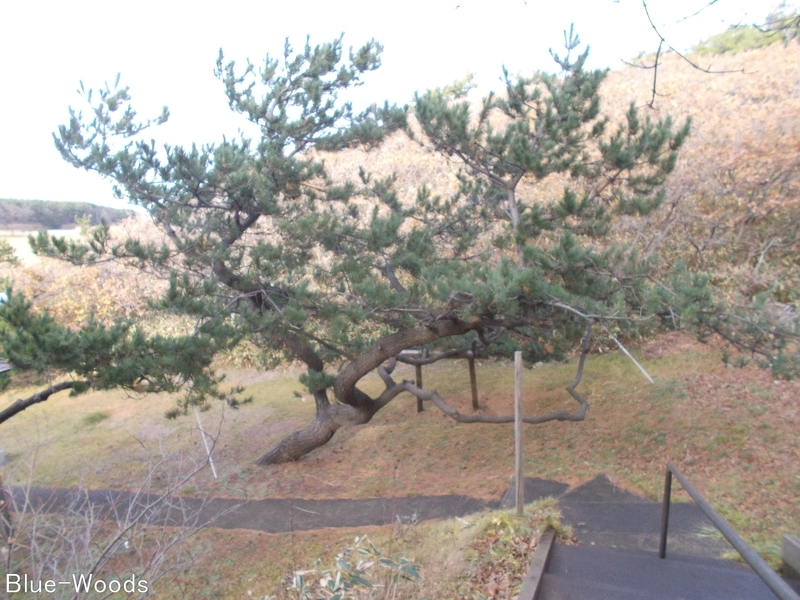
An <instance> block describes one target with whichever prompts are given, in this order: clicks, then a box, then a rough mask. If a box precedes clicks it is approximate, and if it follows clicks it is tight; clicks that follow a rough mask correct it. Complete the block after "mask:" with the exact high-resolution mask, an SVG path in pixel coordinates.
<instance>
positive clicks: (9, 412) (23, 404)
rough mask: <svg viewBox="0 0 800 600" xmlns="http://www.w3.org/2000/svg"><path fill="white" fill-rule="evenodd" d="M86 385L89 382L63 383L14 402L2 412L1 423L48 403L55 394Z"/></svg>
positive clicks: (0, 414) (0, 413)
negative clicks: (40, 404) (35, 406)
mask: <svg viewBox="0 0 800 600" xmlns="http://www.w3.org/2000/svg"><path fill="white" fill-rule="evenodd" d="M86 383H88V381H62V382H61V383H57V384H55V385H53V386H50V387H49V388H47V389H45V390H42V391H41V392H37V393H35V394H34V395H33V396H30V397H28V398H25V399H22V398H20V399H19V400H17V401H16V402H14V404H12V405H11V406H9V407H7V408H6V409H5V410H3V411H0V423H5V422H6V421H8V420H9V419H10V418H11V417H13V416H14V415H16V414H17V413H21V412H22V411H23V410H25V409H26V408H28V407H31V406H33V405H34V404H38V403H39V402H45V401H47V399H48V398H50V396H52V395H53V394H57V393H58V392H60V391H62V390H68V389H71V388H73V387H74V386H76V385H78V384H81V385H83V384H86Z"/></svg>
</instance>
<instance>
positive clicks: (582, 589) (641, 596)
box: [537, 573, 665, 600]
mask: <svg viewBox="0 0 800 600" xmlns="http://www.w3.org/2000/svg"><path fill="white" fill-rule="evenodd" d="M663 598H665V596H658V595H655V596H654V595H653V594H650V593H646V592H643V591H642V590H632V589H627V588H620V587H617V586H615V585H606V584H602V583H596V582H591V581H585V580H578V579H575V578H573V577H568V576H566V575H555V574H553V573H545V574H544V576H543V577H542V588H541V592H540V593H539V596H538V597H537V600H583V599H587V600H588V599H591V600H662V599H663Z"/></svg>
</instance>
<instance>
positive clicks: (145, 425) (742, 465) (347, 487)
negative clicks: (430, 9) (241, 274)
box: [0, 334, 800, 588]
mask: <svg viewBox="0 0 800 600" xmlns="http://www.w3.org/2000/svg"><path fill="white" fill-rule="evenodd" d="M635 355H636V356H637V357H638V359H640V360H641V361H642V363H643V365H644V366H645V368H646V369H647V370H648V372H650V374H651V375H652V376H653V377H654V379H655V381H656V383H655V385H651V384H649V383H648V382H647V381H646V380H645V379H644V378H643V377H642V376H641V374H640V373H639V372H638V370H637V369H636V367H635V366H634V365H632V364H631V363H630V361H628V359H626V358H625V357H624V356H622V355H619V354H616V353H614V354H605V355H594V356H592V357H590V359H589V361H587V365H586V371H585V374H584V380H583V383H582V384H581V386H582V388H581V389H582V390H583V392H584V393H585V394H586V395H587V396H588V399H589V401H590V403H591V408H590V410H589V416H588V417H587V420H586V421H584V422H580V423H548V424H545V425H540V426H526V443H525V451H526V461H525V471H526V474H527V475H529V476H538V477H545V478H552V479H558V480H561V481H565V482H568V483H571V484H577V483H579V482H582V481H585V480H587V479H589V478H592V477H594V476H596V475H597V474H599V473H608V474H609V475H610V476H611V477H612V478H613V479H614V480H615V481H617V482H618V483H619V484H620V485H623V486H626V487H630V488H636V489H638V490H641V491H643V492H644V493H646V494H648V495H649V496H651V497H653V498H656V497H658V494H659V493H660V488H661V485H662V480H663V470H664V465H665V463H666V461H667V460H672V461H674V462H676V463H678V464H679V465H680V467H681V468H682V469H683V470H684V472H685V473H686V474H687V476H688V477H689V479H690V480H691V481H692V482H693V483H694V484H695V485H696V486H697V487H698V488H699V489H700V491H701V492H702V493H703V494H705V495H706V497H707V498H708V499H709V500H710V501H711V503H712V504H713V505H714V506H715V507H716V508H717V509H719V510H720V511H721V512H722V514H723V515H724V516H725V517H726V518H727V519H728V520H729V521H731V523H732V524H733V526H734V527H735V528H736V529H738V530H739V531H740V532H741V533H742V534H743V535H744V536H745V537H746V538H747V539H748V540H749V541H750V542H751V543H754V544H755V546H756V547H757V548H758V549H759V550H760V551H761V552H762V553H763V554H764V555H765V556H767V557H768V558H770V559H772V560H773V561H775V560H777V556H778V552H779V550H778V545H779V542H780V534H781V533H788V532H792V531H795V532H796V531H797V530H800V509H799V508H798V506H797V504H796V499H797V497H798V496H799V495H800V440H798V438H797V434H796V431H797V427H798V420H799V419H800V411H799V410H798V405H797V400H796V398H797V397H798V393H800V383H799V382H782V381H777V380H776V381H773V380H772V379H771V377H770V375H769V374H768V373H766V372H763V371H760V370H758V369H756V368H745V369H726V368H725V367H724V365H723V364H722V363H721V361H720V359H719V349H717V348H714V347H710V346H707V345H701V344H699V343H697V342H695V341H694V340H692V339H691V338H689V337H686V336H684V335H682V334H669V335H666V336H662V337H659V338H657V339H655V340H653V341H651V342H648V343H646V344H644V345H643V346H642V347H641V348H640V349H638V350H637V351H635ZM573 370H574V364H563V365H562V364H555V365H542V366H539V367H538V368H535V369H532V370H528V371H526V372H525V376H524V386H525V394H524V398H525V401H524V402H525V409H526V412H528V413H539V412H545V411H549V410H552V409H555V408H562V407H569V406H570V403H571V402H572V401H571V399H569V397H568V395H567V393H566V392H565V391H564V386H565V385H566V384H567V383H568V382H569V381H570V380H571V379H572V377H573V376H574V372H573ZM399 376H401V377H402V376H403V374H401V375H399ZM405 376H406V377H410V376H411V373H410V372H409V373H406V374H405ZM424 377H425V380H426V381H425V384H426V387H431V388H435V389H437V390H438V391H439V392H440V393H441V394H442V395H443V396H444V397H446V398H448V399H450V400H451V401H452V402H453V403H454V404H455V405H456V406H458V407H459V409H460V410H463V411H465V412H468V411H470V410H471V408H470V403H471V400H470V393H469V387H468V376H467V368H466V364H461V363H460V362H446V363H444V364H443V363H439V364H438V365H436V366H435V367H432V368H428V369H426V371H425V373H424ZM230 379H231V381H232V382H240V383H242V384H243V385H245V386H246V387H247V391H248V393H250V394H251V395H253V396H254V398H255V401H254V403H253V404H252V405H247V406H244V407H242V408H240V409H239V410H238V411H235V412H234V411H229V412H228V413H227V414H226V416H225V423H224V426H223V432H222V434H221V436H220V438H219V441H218V446H217V453H216V466H217V470H218V472H219V475H220V478H219V479H218V480H216V481H214V480H213V479H212V477H211V475H210V473H208V472H206V473H204V474H203V475H202V476H201V477H199V478H198V479H197V480H195V481H194V482H193V483H192V484H191V485H189V486H187V487H186V488H185V489H183V490H181V491H182V493H185V494H196V495H224V496H234V497H244V496H247V497H250V498H261V497H302V498H359V497H370V496H383V497H393V496H395V495H406V494H408V495H417V494H445V493H463V494H469V495H473V496H478V497H482V498H486V499H497V498H499V496H500V494H501V493H502V492H503V491H504V490H505V489H506V488H507V487H508V484H509V476H510V475H511V472H512V469H513V432H512V426H510V425H509V426H497V425H483V424H480V425H462V424H457V423H455V422H453V421H452V420H450V419H449V418H447V417H445V416H443V415H442V414H441V413H440V412H439V411H438V410H436V409H435V408H434V407H430V406H428V407H426V410H425V411H424V412H423V413H421V414H417V413H416V408H415V405H416V402H415V401H414V400H413V399H411V398H406V397H404V396H401V397H399V398H398V399H396V400H394V401H393V402H392V403H391V404H390V405H389V406H388V407H386V408H385V409H384V410H383V411H381V412H380V413H379V414H378V415H377V416H376V417H375V418H374V419H373V421H372V422H371V423H369V424H367V425H363V426H359V427H351V428H347V429H344V430H341V431H340V432H338V433H337V434H336V436H334V438H333V440H331V442H330V443H329V444H328V445H326V446H325V447H323V448H321V449H318V450H317V451H315V452H312V453H311V454H309V455H308V456H306V457H304V458H303V459H302V460H300V461H298V462H296V463H292V464H287V465H278V466H273V467H269V468H260V467H255V466H254V465H252V461H253V460H254V459H255V458H256V457H257V456H258V455H259V454H260V453H261V452H263V451H264V450H265V449H267V448H268V447H269V446H270V445H271V444H273V443H275V442H277V441H278V440H279V439H281V437H282V436H284V435H286V434H287V433H289V432H290V431H293V430H295V429H296V428H298V427H302V426H304V425H305V424H306V423H308V422H309V421H310V419H311V417H312V414H313V403H312V402H311V400H310V399H309V398H305V399H304V398H303V397H301V398H295V397H294V396H293V394H292V392H294V391H301V390H300V388H299V386H298V384H297V383H296V381H295V379H294V377H292V374H291V373H283V374H280V373H278V374H266V375H264V374H259V373H257V372H256V371H237V372H231V374H230ZM478 383H479V390H480V394H479V396H480V404H481V409H480V410H481V411H482V412H485V413H487V414H506V413H509V412H510V411H511V410H512V404H511V403H512V396H513V394H512V386H513V373H512V368H511V365H509V364H497V363H483V364H480V366H479V370H478ZM364 387H365V389H367V390H369V388H371V387H372V388H374V389H373V390H372V391H377V389H378V387H379V382H378V381H377V379H375V380H371V381H369V382H368V383H367V385H365V386H364ZM26 391H28V390H15V391H14V392H13V393H12V392H8V393H6V394H5V395H4V396H3V397H0V402H2V403H7V402H10V401H11V399H12V398H13V397H16V396H20V395H23V394H25V393H26ZM170 405H171V400H170V399H169V398H167V397H158V396H152V397H145V398H141V399H138V400H132V399H129V398H125V397H124V395H122V394H118V393H117V394H114V393H106V394H99V393H95V394H87V395H85V396H81V397H78V398H69V397H66V396H60V397H59V396H57V397H55V398H53V399H51V400H50V401H49V402H47V403H46V404H43V405H40V406H38V407H35V408H32V409H29V410H28V411H26V412H25V413H22V414H20V415H19V416H17V417H15V418H14V419H13V420H12V421H9V422H8V423H7V424H5V425H4V426H3V431H2V447H3V449H4V450H5V452H6V455H7V456H8V457H9V458H10V464H9V465H8V466H7V467H6V472H7V473H8V475H9V476H10V477H12V478H16V479H17V482H19V480H20V478H24V477H27V476H28V475H27V473H28V472H29V471H28V469H27V468H26V464H27V462H26V461H27V460H28V459H27V457H28V456H29V454H28V452H29V451H30V450H31V449H32V447H34V446H38V450H37V466H36V468H35V469H33V471H32V473H33V475H32V477H33V483H34V484H36V485H45V486H62V485H74V484H76V483H79V482H80V483H82V484H83V485H86V486H88V487H90V488H103V487H112V488H114V487H123V488H124V487H127V486H129V485H131V482H136V481H137V473H141V472H142V471H143V469H144V467H145V464H146V461H147V458H148V455H151V456H152V455H155V454H156V453H158V452H162V451H166V452H173V451H177V450H183V451H186V452H188V453H189V454H191V455H194V456H196V457H202V455H203V449H202V445H201V440H200V437H199V434H198V432H197V429H196V428H197V426H196V423H195V421H194V418H193V417H192V416H191V415H189V416H188V417H184V418H181V419H178V420H177V421H165V420H164V419H163V417H162V414H163V412H164V410H166V409H167V408H168V407H169V406H170ZM98 413H101V414H103V415H104V418H102V419H98V418H89V417H88V416H87V415H93V414H98ZM220 414H221V411H220V409H219V408H215V409H213V410H212V411H210V412H208V413H205V414H204V415H203V417H202V418H203V420H204V426H205V427H206V428H207V429H212V430H213V429H214V428H215V426H216V425H215V424H214V423H215V422H216V421H217V420H218V419H219V417H220ZM156 485H157V484H156ZM379 529H380V528H379ZM352 533H353V532H350V534H352ZM207 535H208V536H210V537H209V539H212V538H213V539H214V540H222V539H223V538H225V539H228V538H230V542H226V546H225V547H226V548H229V550H226V552H228V551H229V552H230V553H232V554H234V555H239V556H240V557H239V558H238V559H237V561H238V563H237V570H236V571H235V573H237V574H235V575H232V576H233V577H234V578H235V579H236V580H237V581H238V580H239V578H240V577H244V578H245V579H247V577H251V576H253V577H255V576H256V575H255V574H257V573H264V572H269V573H272V567H268V566H267V565H271V564H273V561H278V563H279V564H284V563H285V561H284V560H283V559H284V558H285V553H286V546H285V540H284V537H285V536H284V537H281V536H267V535H266V534H263V535H262V534H255V533H249V532H247V533H245V532H241V533H225V534H224V535H222V534H219V535H218V534H217V532H214V533H213V534H211V533H209V534H207ZM343 535H344V533H343V532H339V531H332V532H330V534H325V533H313V534H302V535H300V534H296V535H295V536H293V537H292V539H293V542H292V543H293V544H296V547H297V548H298V550H297V552H298V553H299V555H300V556H302V557H306V556H313V555H314V553H315V552H317V551H318V549H319V544H320V543H322V544H323V545H324V546H325V547H327V548H334V547H335V546H336V545H337V544H338V543H339V541H340V540H341V539H342V536H343ZM201 538H202V536H201ZM279 538H280V540H284V541H281V542H280V544H279V545H280V548H275V549H274V550H269V551H264V550H259V551H258V552H249V551H248V547H249V546H248V544H250V543H252V544H256V545H258V546H259V547H262V546H263V545H265V544H266V545H269V544H271V543H273V542H269V541H264V540H273V541H274V543H277V541H278V539H279ZM247 540H251V542H248V541H247ZM259 540H260V541H259ZM315 540H316V541H315ZM209 543H211V542H209ZM215 543H216V542H215ZM220 543H221V542H220ZM240 543H241V544H243V545H242V546H237V544H240ZM306 543H308V544H310V546H308V548H307V551H306V550H302V548H304V547H306V546H305V545H306ZM235 548H239V549H238V550H235ZM217 551H218V550H217V549H215V552H217ZM281 561H283V562H281ZM301 563H302V561H301V560H300V559H297V562H296V564H301ZM265 569H266V570H265ZM211 572H213V571H208V570H207V569H205V568H204V569H203V573H204V574H203V577H208V576H210V575H209V573H211ZM198 573H199V572H198ZM232 573H233V571H232ZM244 573H247V574H248V575H247V577H245V575H244ZM187 576H189V575H187ZM221 576H222V575H220V577H221ZM257 579H259V580H261V579H262V578H258V577H257ZM212 588H213V586H212Z"/></svg>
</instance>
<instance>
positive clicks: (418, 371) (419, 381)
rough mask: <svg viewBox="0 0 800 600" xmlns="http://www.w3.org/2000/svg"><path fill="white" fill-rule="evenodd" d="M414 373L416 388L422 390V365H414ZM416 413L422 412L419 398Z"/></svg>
mask: <svg viewBox="0 0 800 600" xmlns="http://www.w3.org/2000/svg"><path fill="white" fill-rule="evenodd" d="M414 372H415V373H414V374H415V375H416V376H417V377H416V379H417V383H416V386H417V387H418V388H419V389H422V365H414ZM417 412H418V413H421V412H422V399H421V398H417Z"/></svg>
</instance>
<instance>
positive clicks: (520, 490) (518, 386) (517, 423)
mask: <svg viewBox="0 0 800 600" xmlns="http://www.w3.org/2000/svg"><path fill="white" fill-rule="evenodd" d="M514 442H515V452H514V473H515V475H514V477H515V478H516V482H517V514H518V515H519V516H522V514H523V510H524V508H525V480H524V479H523V475H522V352H520V351H519V350H517V351H516V352H514Z"/></svg>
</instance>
